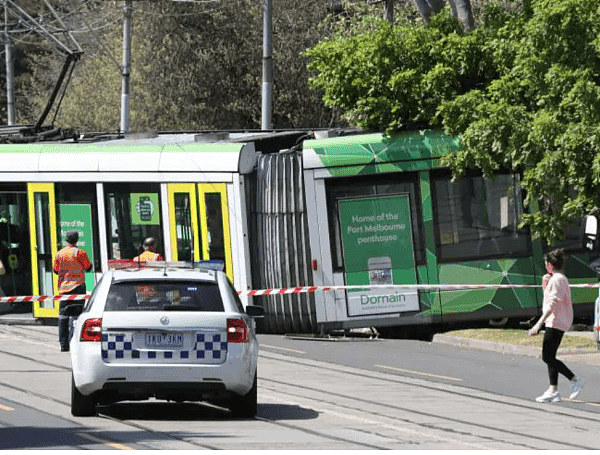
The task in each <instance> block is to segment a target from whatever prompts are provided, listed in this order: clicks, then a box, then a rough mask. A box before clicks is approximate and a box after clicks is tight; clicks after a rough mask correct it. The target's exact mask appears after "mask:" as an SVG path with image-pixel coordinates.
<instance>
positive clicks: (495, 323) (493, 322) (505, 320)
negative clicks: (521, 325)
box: [488, 318, 508, 327]
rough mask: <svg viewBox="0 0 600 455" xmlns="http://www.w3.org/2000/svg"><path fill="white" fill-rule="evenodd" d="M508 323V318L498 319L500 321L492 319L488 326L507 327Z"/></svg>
mask: <svg viewBox="0 0 600 455" xmlns="http://www.w3.org/2000/svg"><path fill="white" fill-rule="evenodd" d="M507 323H508V318H498V319H490V320H489V321H488V324H489V325H490V326H491V327H506V324H507Z"/></svg>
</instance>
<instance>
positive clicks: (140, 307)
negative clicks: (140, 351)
mask: <svg viewBox="0 0 600 455" xmlns="http://www.w3.org/2000/svg"><path fill="white" fill-rule="evenodd" d="M104 311H217V312H218V311H224V307H223V300H222V299H221V292H220V291H219V286H218V285H217V284H216V283H205V282H194V281H161V282H160V283H157V282H156V281H136V282H121V283H113V284H112V285H111V287H110V290H109V292H108V297H107V299H106V307H105V308H104Z"/></svg>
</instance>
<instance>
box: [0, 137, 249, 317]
mask: <svg viewBox="0 0 600 455" xmlns="http://www.w3.org/2000/svg"><path fill="white" fill-rule="evenodd" d="M255 164H256V151H255V150H254V148H253V144H252V143H211V144H207V143H199V142H195V141H194V135H182V134H178V135H172V136H161V137H159V138H154V139H147V140H139V139H138V140H126V139H121V140H112V141H106V142H92V143H67V142H61V143H58V142H57V143H54V142H52V143H31V144H5V145H0V242H1V243H0V247H1V251H0V254H1V256H0V257H1V259H2V261H3V263H5V264H6V269H7V273H6V275H5V276H3V277H1V278H2V282H1V284H2V288H3V290H4V293H5V294H7V295H18V296H22V295H53V294H55V293H56V290H57V277H56V275H54V274H53V273H52V261H53V258H54V257H55V255H56V253H57V250H58V249H60V248H61V247H62V246H64V244H65V240H64V237H65V234H66V232H67V231H69V230H77V231H79V234H80V240H79V243H78V246H79V247H80V248H82V249H84V250H85V251H86V252H87V253H88V255H89V257H90V259H91V260H92V262H93V265H94V266H93V270H92V271H91V272H90V273H88V274H87V276H86V285H87V289H88V290H91V289H93V287H94V285H95V283H96V280H97V279H98V277H99V275H100V274H101V273H102V271H104V270H106V269H107V267H108V261H109V260H111V259H132V258H133V257H135V256H136V255H138V254H139V252H140V245H141V243H142V242H143V240H144V238H146V237H149V236H151V237H154V238H155V239H156V240H157V251H159V252H160V253H161V254H162V255H163V256H164V257H165V259H167V260H174V261H177V260H188V261H189V260H195V261H199V260H201V259H219V260H222V261H224V264H225V271H226V273H227V275H228V276H229V278H230V279H231V280H232V281H234V282H235V283H236V286H238V288H240V289H247V288H248V286H249V285H250V282H249V262H248V261H249V256H248V241H247V236H246V223H247V220H246V215H247V214H246V211H245V209H246V205H245V203H243V200H244V196H243V194H244V178H243V176H244V174H245V173H247V172H250V171H252V170H253V169H254V166H255ZM34 305H35V306H34V308H33V314H34V316H35V317H39V318H53V317H57V315H58V302H52V301H46V302H41V303H40V302H36V303H35V304H34Z"/></svg>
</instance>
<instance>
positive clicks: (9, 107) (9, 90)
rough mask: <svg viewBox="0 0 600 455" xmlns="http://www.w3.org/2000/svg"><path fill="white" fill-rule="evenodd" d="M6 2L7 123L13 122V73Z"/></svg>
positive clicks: (5, 0)
mask: <svg viewBox="0 0 600 455" xmlns="http://www.w3.org/2000/svg"><path fill="white" fill-rule="evenodd" d="M8 29H9V27H8V4H7V0H4V51H5V53H6V118H7V122H6V124H7V125H14V124H15V74H14V66H13V65H14V61H13V54H12V41H11V39H10V35H9V33H8Z"/></svg>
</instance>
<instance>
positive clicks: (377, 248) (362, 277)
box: [339, 194, 419, 316]
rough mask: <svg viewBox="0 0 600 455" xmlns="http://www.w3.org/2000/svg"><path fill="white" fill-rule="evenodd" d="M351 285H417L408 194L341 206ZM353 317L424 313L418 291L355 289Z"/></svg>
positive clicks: (350, 298)
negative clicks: (407, 312) (408, 312)
mask: <svg viewBox="0 0 600 455" xmlns="http://www.w3.org/2000/svg"><path fill="white" fill-rule="evenodd" d="M339 210H340V225H341V226H340V228H341V232H342V246H343V250H344V264H345V272H346V284H348V285H350V286H355V285H366V284H370V285H383V284H416V283H417V275H416V268H415V256H414V250H413V236H412V224H411V219H410V216H411V212H410V200H409V196H408V194H402V195H394V196H386V197H372V198H360V199H346V200H340V201H339ZM347 296H348V316H363V315H372V314H386V313H398V312H405V311H419V296H418V292H417V290H395V289H393V288H390V289H368V288H365V289H357V290H354V289H351V290H348V292H347Z"/></svg>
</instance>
